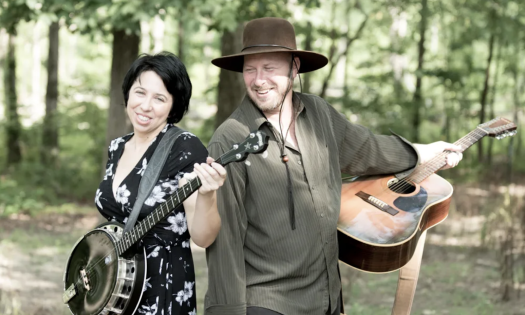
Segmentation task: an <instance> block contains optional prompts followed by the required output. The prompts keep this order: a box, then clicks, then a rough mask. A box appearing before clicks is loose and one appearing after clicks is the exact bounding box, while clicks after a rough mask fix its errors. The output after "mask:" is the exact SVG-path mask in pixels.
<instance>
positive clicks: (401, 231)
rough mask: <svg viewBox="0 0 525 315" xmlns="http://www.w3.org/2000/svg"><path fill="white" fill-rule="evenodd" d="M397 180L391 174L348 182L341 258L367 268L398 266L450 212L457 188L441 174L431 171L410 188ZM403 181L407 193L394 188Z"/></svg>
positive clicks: (340, 225) (341, 228) (340, 226)
mask: <svg viewBox="0 0 525 315" xmlns="http://www.w3.org/2000/svg"><path fill="white" fill-rule="evenodd" d="M396 182H397V179H396V178H395V177H394V176H387V177H367V178H358V179H357V180H355V181H353V182H344V183H343V186H342V191H341V214H340V216H339V222H338V227H337V230H338V231H337V234H338V241H339V260H341V261H342V262H344V263H346V264H348V265H350V266H352V267H354V268H357V269H360V270H362V271H368V272H374V273H386V272H391V271H395V270H397V269H399V268H401V267H403V266H404V265H405V264H406V263H408V261H409V260H410V259H411V258H412V256H413V254H414V251H415V249H416V245H417V242H418V240H419V237H420V235H421V233H422V232H423V231H425V230H427V229H429V228H430V227H432V226H434V225H437V224H439V223H440V222H442V221H443V220H445V218H446V217H447V216H448V210H449V205H450V198H451V196H452V192H453V188H452V186H451V185H450V184H449V183H448V182H447V181H446V180H445V179H443V178H442V177H440V176H438V175H436V174H432V175H430V176H429V177H427V178H426V179H425V180H423V181H422V182H421V183H419V184H414V183H411V185H410V187H409V186H408V185H406V183H405V184H402V183H401V182H399V183H396ZM400 185H404V186H403V189H404V190H406V191H405V192H403V193H396V192H394V191H393V190H396V189H391V188H389V186H390V187H393V188H395V187H398V188H399V186H400ZM405 188H406V189H405ZM397 191H399V189H397Z"/></svg>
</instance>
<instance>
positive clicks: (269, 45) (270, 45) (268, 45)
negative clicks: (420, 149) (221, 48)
mask: <svg viewBox="0 0 525 315" xmlns="http://www.w3.org/2000/svg"><path fill="white" fill-rule="evenodd" d="M253 47H281V48H286V49H289V50H294V49H293V48H290V47H286V46H281V45H272V44H259V45H251V46H247V47H244V48H243V49H242V50H241V51H244V50H245V49H248V48H253Z"/></svg>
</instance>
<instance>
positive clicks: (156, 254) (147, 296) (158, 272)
mask: <svg viewBox="0 0 525 315" xmlns="http://www.w3.org/2000/svg"><path fill="white" fill-rule="evenodd" d="M172 127H173V125H171V124H167V125H166V127H165V128H164V129H163V130H162V131H161V132H160V133H159V134H158V135H157V137H156V138H155V139H154V141H153V142H152V143H151V144H150V146H149V147H148V149H147V150H146V152H145V153H144V156H142V157H141V158H140V160H139V162H138V163H137V165H136V166H135V168H134V169H133V170H131V172H130V173H129V174H128V175H127V177H125V178H124V180H123V181H122V183H121V184H120V186H119V187H118V188H117V191H116V193H115V194H114V193H113V189H112V185H113V179H114V175H115V173H116V170H117V167H118V162H119V160H120V157H121V156H122V153H123V152H124V149H125V145H126V143H127V142H128V141H129V140H130V139H131V138H132V137H133V133H131V134H128V135H125V136H123V137H120V138H117V139H115V140H113V141H111V144H110V146H109V149H108V162H107V164H106V174H105V176H104V177H103V180H102V182H101V183H100V186H99V189H97V191H96V193H95V205H96V206H97V209H98V210H99V212H100V213H101V214H102V215H103V216H104V217H105V218H106V219H108V221H116V222H119V223H123V224H125V223H126V222H127V220H128V216H129V214H130V213H131V211H132V209H133V206H134V203H135V200H136V198H137V192H138V186H139V184H140V180H141V179H142V176H144V173H145V172H146V170H147V165H148V162H149V161H150V160H151V157H152V155H153V152H154V150H155V149H156V148H157V146H158V143H159V142H160V140H161V139H162V137H163V136H164V134H165V133H166V131H167V130H168V129H170V128H172ZM207 156H208V152H207V151H206V148H205V147H204V146H203V145H202V143H201V142H200V141H199V140H198V138H197V137H195V135H193V134H191V133H189V132H184V133H182V134H181V136H179V138H178V139H177V140H176V142H175V143H174V145H173V147H172V150H171V152H170V154H169V156H168V159H167V161H166V163H165V165H164V168H163V169H162V171H161V174H160V176H159V180H158V181H157V183H156V184H155V186H154V188H153V191H152V192H151V194H150V196H148V198H147V199H146V202H145V203H144V205H143V207H142V209H141V211H140V213H139V217H138V219H137V222H138V221H140V220H143V219H144V218H145V217H146V216H147V215H148V214H149V213H151V212H152V211H153V210H154V209H155V208H157V207H158V206H159V205H160V204H162V203H163V202H165V200H167V198H168V197H169V195H171V194H172V193H174V192H175V191H176V190H177V189H178V187H179V180H180V179H181V178H182V177H183V176H184V174H187V173H191V172H193V165H194V164H195V163H204V162H205V161H206V157H207ZM139 245H140V246H141V248H145V250H146V260H147V270H146V282H145V285H144V288H143V296H142V299H141V301H140V303H139V307H138V308H137V312H136V313H137V314H143V315H182V314H184V315H186V314H189V315H194V314H196V305H197V303H196V296H195V292H194V291H195V270H194V267H193V259H192V256H191V249H190V234H189V230H188V223H187V221H186V215H185V211H184V206H182V205H181V206H179V207H178V208H177V209H175V210H173V211H172V212H171V213H170V214H169V215H168V216H167V217H166V218H164V219H163V220H161V221H160V222H159V223H158V224H157V225H156V226H154V227H153V228H152V230H151V231H149V232H148V233H147V234H146V236H145V237H144V238H143V239H142V240H141V241H140V244H139ZM179 293H180V295H179Z"/></svg>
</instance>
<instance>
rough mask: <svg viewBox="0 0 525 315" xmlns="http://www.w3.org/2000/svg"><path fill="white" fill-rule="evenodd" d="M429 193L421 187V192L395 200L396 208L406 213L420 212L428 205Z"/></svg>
mask: <svg viewBox="0 0 525 315" xmlns="http://www.w3.org/2000/svg"><path fill="white" fill-rule="evenodd" d="M427 200H428V193H427V191H426V190H425V188H423V187H421V186H419V192H418V193H417V194H416V195H414V196H410V197H399V198H397V199H396V200H394V206H396V207H397V208H398V209H401V210H403V211H406V212H410V213H414V212H419V211H420V210H421V209H422V208H423V207H424V206H425V204H426V203H427Z"/></svg>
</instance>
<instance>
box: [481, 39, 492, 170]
mask: <svg viewBox="0 0 525 315" xmlns="http://www.w3.org/2000/svg"><path fill="white" fill-rule="evenodd" d="M493 51H494V33H491V34H490V39H489V57H488V59H487V68H486V69H485V81H484V83H483V91H482V92H481V101H480V103H481V108H480V110H479V123H480V124H482V123H484V122H485V107H486V103H487V95H488V92H489V77H490V66H491V64H492V54H493ZM481 140H483V139H481ZM478 161H479V162H482V161H483V141H479V143H478Z"/></svg>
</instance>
